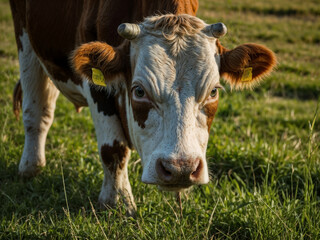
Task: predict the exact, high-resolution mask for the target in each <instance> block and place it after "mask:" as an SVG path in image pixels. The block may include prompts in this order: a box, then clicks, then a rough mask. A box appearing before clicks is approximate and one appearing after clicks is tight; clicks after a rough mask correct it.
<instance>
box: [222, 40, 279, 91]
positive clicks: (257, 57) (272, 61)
mask: <svg viewBox="0 0 320 240" xmlns="http://www.w3.org/2000/svg"><path fill="white" fill-rule="evenodd" d="M217 47H218V50H219V52H220V54H221V55H220V56H221V58H220V76H222V77H223V78H224V79H225V80H226V81H227V82H228V83H229V84H230V85H231V87H234V88H237V89H243V88H252V87H254V86H255V85H256V84H257V83H259V80H261V79H262V78H263V77H264V76H266V75H267V74H269V73H270V72H271V71H272V69H273V68H274V67H275V65H276V62H277V60H276V56H275V54H274V53H273V52H272V51H271V50H270V49H268V48H267V47H265V46H262V45H259V44H254V43H248V44H243V45H240V46H238V47H236V48H235V49H233V50H227V49H226V48H224V47H223V46H221V44H220V43H219V42H217Z"/></svg>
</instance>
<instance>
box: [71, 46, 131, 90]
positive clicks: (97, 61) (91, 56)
mask: <svg viewBox="0 0 320 240" xmlns="http://www.w3.org/2000/svg"><path fill="white" fill-rule="evenodd" d="M126 56H127V53H126V47H125V46H121V47H118V48H114V47H112V46H110V45H108V44H107V43H104V42H90V43H85V44H83V45H81V46H80V47H78V48H77V49H76V50H75V51H74V52H73V54H72V56H71V62H72V65H73V69H74V70H75V71H76V72H77V73H78V74H80V75H82V76H85V77H86V78H87V79H88V80H89V81H90V82H92V83H95V84H98V85H103V84H99V83H97V82H96V81H95V79H96V77H98V78H99V77H100V80H101V78H102V79H103V81H104V82H105V83H108V81H111V80H112V79H114V77H116V76H117V75H119V74H121V73H124V72H125V71H126V69H127V61H128V60H127V57H126ZM99 74H100V75H101V76H99ZM100 83H101V82H100Z"/></svg>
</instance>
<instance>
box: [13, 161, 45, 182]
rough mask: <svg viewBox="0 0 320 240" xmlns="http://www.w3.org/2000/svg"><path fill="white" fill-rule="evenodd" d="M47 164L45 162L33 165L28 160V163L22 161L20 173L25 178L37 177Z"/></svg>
mask: <svg viewBox="0 0 320 240" xmlns="http://www.w3.org/2000/svg"><path fill="white" fill-rule="evenodd" d="M45 165H46V164H45V162H44V163H39V164H33V165H30V164H28V161H26V164H23V163H22V162H21V163H20V165H19V175H20V176H21V177H23V178H32V177H35V176H37V175H38V174H39V173H40V172H41V170H42V168H43V167H44V166H45Z"/></svg>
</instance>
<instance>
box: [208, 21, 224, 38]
mask: <svg viewBox="0 0 320 240" xmlns="http://www.w3.org/2000/svg"><path fill="white" fill-rule="evenodd" d="M204 31H205V32H206V33H207V34H209V35H211V36H214V37H215V38H219V37H223V36H224V35H226V33H227V27H226V25H224V24H223V23H221V22H220V23H215V24H211V25H209V26H207V27H206V28H205V29H204Z"/></svg>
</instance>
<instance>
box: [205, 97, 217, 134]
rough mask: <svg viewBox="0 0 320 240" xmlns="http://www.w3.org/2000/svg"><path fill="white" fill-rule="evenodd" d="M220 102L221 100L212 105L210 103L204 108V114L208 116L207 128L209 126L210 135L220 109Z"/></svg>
mask: <svg viewBox="0 0 320 240" xmlns="http://www.w3.org/2000/svg"><path fill="white" fill-rule="evenodd" d="M218 102H219V100H217V101H215V102H212V103H208V104H206V105H205V106H204V113H205V114H206V115H207V126H208V132H209V133H210V128H211V124H212V121H213V119H214V116H215V114H216V112H217V109H218Z"/></svg>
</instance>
